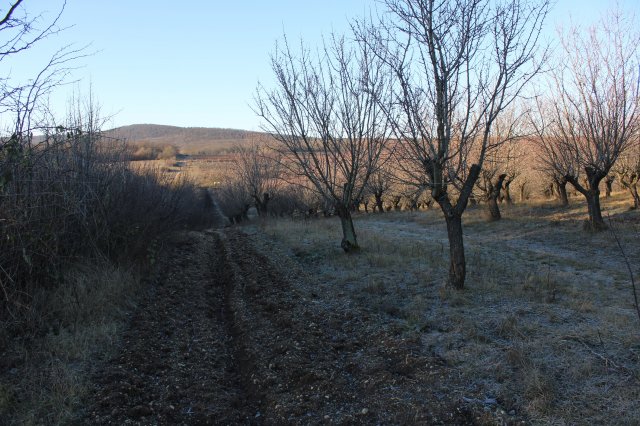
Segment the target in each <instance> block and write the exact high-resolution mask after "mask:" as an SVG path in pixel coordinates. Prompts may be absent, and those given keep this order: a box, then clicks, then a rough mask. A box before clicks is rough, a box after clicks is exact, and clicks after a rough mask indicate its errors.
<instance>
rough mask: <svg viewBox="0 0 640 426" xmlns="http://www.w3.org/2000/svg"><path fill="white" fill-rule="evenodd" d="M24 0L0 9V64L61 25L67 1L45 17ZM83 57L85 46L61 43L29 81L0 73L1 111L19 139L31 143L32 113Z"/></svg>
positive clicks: (13, 2)
mask: <svg viewBox="0 0 640 426" xmlns="http://www.w3.org/2000/svg"><path fill="white" fill-rule="evenodd" d="M22 3H23V0H17V1H12V2H9V5H8V6H7V7H6V9H4V8H2V9H0V63H4V62H6V61H7V60H9V58H11V57H13V56H14V55H23V54H25V53H26V52H27V51H28V50H30V49H32V48H33V47H34V46H35V45H37V44H38V43H40V42H41V41H43V40H45V39H47V38H49V37H51V36H53V35H55V34H58V33H59V32H60V31H63V30H64V28H60V27H59V26H58V22H59V20H60V17H61V16H62V13H63V12H64V9H65V6H66V1H63V2H62V6H61V7H60V10H59V11H58V12H57V13H56V14H55V15H54V16H53V17H52V18H51V19H48V17H47V16H45V14H41V15H35V16H34V15H33V14H31V13H29V12H28V11H27V10H26V9H25V8H24V6H23V4H22ZM84 56H86V52H85V47H81V48H78V49H74V48H73V47H72V46H64V47H62V48H60V49H58V50H57V51H56V52H55V53H53V55H52V56H51V57H50V58H49V60H48V62H44V63H43V66H42V68H41V69H40V70H39V71H38V72H36V74H35V76H33V77H32V78H31V79H29V80H28V81H20V80H17V79H16V78H14V77H12V76H11V75H9V74H8V75H1V76H0V114H2V115H5V114H9V115H11V116H12V117H11V118H10V121H11V122H12V124H13V125H14V128H13V129H11V131H12V132H13V133H15V135H16V137H17V138H18V139H21V141H22V142H24V143H30V141H28V140H27V139H28V138H23V136H25V135H29V134H30V133H31V132H32V131H33V130H34V127H35V126H34V125H33V124H32V122H31V121H32V114H33V112H34V111H36V110H39V112H42V111H43V110H45V109H46V106H45V105H42V104H41V103H42V101H43V100H44V101H45V102H46V100H47V95H48V94H49V93H50V92H51V91H52V90H53V89H54V88H56V87H58V86H60V85H61V84H63V82H64V81H65V80H66V79H67V78H68V76H69V74H70V72H71V70H72V69H73V67H72V65H71V63H72V62H73V61H75V60H77V59H79V58H81V57H84Z"/></svg>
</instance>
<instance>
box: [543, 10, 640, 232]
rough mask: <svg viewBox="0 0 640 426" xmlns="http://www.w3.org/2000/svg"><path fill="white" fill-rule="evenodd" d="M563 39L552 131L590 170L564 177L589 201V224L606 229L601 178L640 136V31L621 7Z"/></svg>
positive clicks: (553, 87)
mask: <svg viewBox="0 0 640 426" xmlns="http://www.w3.org/2000/svg"><path fill="white" fill-rule="evenodd" d="M561 39H562V48H563V57H562V63H561V65H560V66H559V67H557V68H556V70H555V71H554V72H553V80H552V82H551V88H550V95H549V96H550V99H549V100H548V103H549V105H550V106H551V111H552V116H553V121H552V122H551V123H550V124H551V132H552V133H553V134H554V135H555V136H554V137H555V138H556V140H555V141H554V143H557V144H559V145H558V150H559V151H561V152H564V153H566V154H564V155H568V156H571V157H572V158H571V161H572V162H573V164H576V165H577V166H578V167H579V168H580V169H581V171H584V174H585V175H584V177H585V179H584V181H583V180H581V179H580V178H579V176H578V174H577V173H575V171H573V173H566V174H565V175H564V178H566V180H567V181H568V182H569V183H570V184H571V185H572V186H573V187H574V188H575V189H576V190H577V191H578V192H580V193H581V194H582V195H583V196H584V197H585V199H586V200H587V207H588V211H589V219H588V221H587V222H586V224H587V225H588V228H589V229H591V230H600V229H605V228H606V225H605V222H604V220H603V218H602V212H601V207H600V189H599V185H600V182H601V181H602V180H603V179H605V178H606V177H607V175H608V174H609V173H610V171H611V169H612V168H613V166H614V164H615V162H616V161H617V160H618V158H619V157H620V156H621V155H622V154H623V153H624V152H625V151H626V150H627V149H628V148H629V147H630V146H631V145H632V144H633V143H634V141H635V140H637V137H638V125H639V123H640V121H639V118H640V117H639V113H640V109H639V107H640V105H639V94H640V91H639V86H638V85H639V80H638V78H639V77H640V76H639V74H638V61H639V59H640V55H638V53H640V32H638V31H637V29H636V27H635V25H634V22H632V21H631V20H629V19H625V18H623V17H622V15H621V12H619V11H618V12H613V13H611V14H609V16H607V17H604V18H603V19H602V20H601V21H600V23H599V24H598V26H592V27H591V28H589V29H588V31H586V32H583V31H580V29H579V28H572V29H571V30H570V31H569V32H568V33H565V34H562V35H561Z"/></svg>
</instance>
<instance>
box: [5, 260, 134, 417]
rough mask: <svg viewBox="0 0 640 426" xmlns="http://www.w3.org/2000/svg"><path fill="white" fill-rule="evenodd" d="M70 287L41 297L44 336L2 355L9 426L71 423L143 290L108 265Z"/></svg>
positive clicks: (81, 272) (88, 268)
mask: <svg viewBox="0 0 640 426" xmlns="http://www.w3.org/2000/svg"><path fill="white" fill-rule="evenodd" d="M65 283H66V285H64V286H59V287H57V288H56V289H54V290H53V291H49V292H46V291H45V290H42V292H41V293H40V294H38V295H36V299H38V300H40V301H41V302H40V303H41V305H40V306H34V310H36V309H37V310H38V311H39V312H46V313H47V314H46V317H45V318H43V320H44V321H45V322H46V323H47V324H49V325H48V327H45V328H44V334H43V335H36V336H31V337H30V338H26V337H23V338H16V339H14V340H12V341H10V342H9V344H8V345H7V347H6V349H5V350H3V353H2V354H1V356H2V363H3V364H4V367H5V368H6V370H7V374H3V375H2V376H0V377H1V378H2V381H0V419H5V420H6V421H7V423H4V421H3V422H2V423H3V424H15V425H18V424H20V425H37V424H65V423H68V422H70V421H71V420H72V419H73V413H74V411H75V410H77V409H78V404H79V403H80V402H81V398H82V397H83V396H84V395H86V392H87V385H88V378H89V374H90V372H91V368H92V366H93V365H94V363H95V361H96V360H97V359H101V358H102V357H104V356H108V355H109V353H110V349H112V348H113V347H114V342H115V341H116V340H117V339H118V336H119V334H120V332H121V330H122V327H123V326H124V322H125V320H126V317H125V312H127V311H128V310H129V309H130V308H131V307H132V306H133V304H134V303H135V300H136V297H137V294H139V293H140V290H141V288H142V285H141V280H140V279H139V275H138V274H137V273H135V272H134V271H132V270H126V269H123V268H121V267H115V266H112V265H110V264H106V263H94V264H87V265H84V266H79V267H76V268H74V269H73V270H71V271H69V272H68V273H67V276H66V277H65ZM8 419H10V420H8Z"/></svg>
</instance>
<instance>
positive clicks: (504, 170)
mask: <svg viewBox="0 0 640 426" xmlns="http://www.w3.org/2000/svg"><path fill="white" fill-rule="evenodd" d="M517 114H520V113H519V112H518V111H516V109H514V108H509V110H506V111H504V113H503V114H502V115H501V116H500V117H499V118H498V119H497V120H496V121H495V124H494V126H493V130H492V136H491V138H492V143H493V144H494V145H495V148H494V149H492V150H490V151H488V152H487V154H486V157H485V161H484V164H483V166H482V170H481V172H480V176H479V178H478V180H477V181H476V188H477V189H479V190H480V191H481V192H482V194H483V198H484V201H485V202H486V203H487V206H488V210H489V219H490V220H500V219H501V218H502V214H501V213H500V207H499V206H498V202H499V201H501V200H502V196H503V194H506V195H507V199H508V200H509V201H508V202H509V203H511V194H510V193H509V185H511V182H512V181H513V180H514V179H515V178H516V176H517V175H518V173H519V170H518V169H519V168H518V165H517V163H516V161H517V160H518V154H517V151H516V150H517V148H518V143H519V142H520V136H521V135H524V134H525V133H526V132H525V130H524V129H522V128H520V124H521V123H522V121H523V120H521V117H520V116H518V115H517Z"/></svg>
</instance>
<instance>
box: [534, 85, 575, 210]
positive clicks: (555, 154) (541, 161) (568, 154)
mask: <svg viewBox="0 0 640 426" xmlns="http://www.w3.org/2000/svg"><path fill="white" fill-rule="evenodd" d="M556 112H557V111H556V108H555V106H553V101H552V100H551V99H548V100H547V99H544V100H543V99H542V98H541V97H537V98H536V100H535V105H534V106H533V108H531V110H530V113H529V114H530V123H531V126H532V133H533V134H534V137H535V139H536V140H537V142H538V143H537V144H536V149H535V153H536V160H537V161H536V163H537V165H536V168H537V170H539V171H540V172H541V173H543V174H544V175H545V176H547V177H548V178H549V179H550V180H551V184H550V186H549V189H550V194H549V195H551V196H552V195H553V193H555V194H556V195H557V197H558V198H559V199H560V204H561V205H562V206H563V207H566V206H568V205H569V197H568V195H567V184H568V183H569V177H571V178H572V179H573V180H576V181H578V180H579V179H580V165H579V163H578V161H577V158H576V157H575V155H574V153H573V152H572V151H570V150H567V149H566V148H565V144H564V142H563V132H562V128H560V127H559V126H557V124H556V117H555V113H556Z"/></svg>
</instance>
